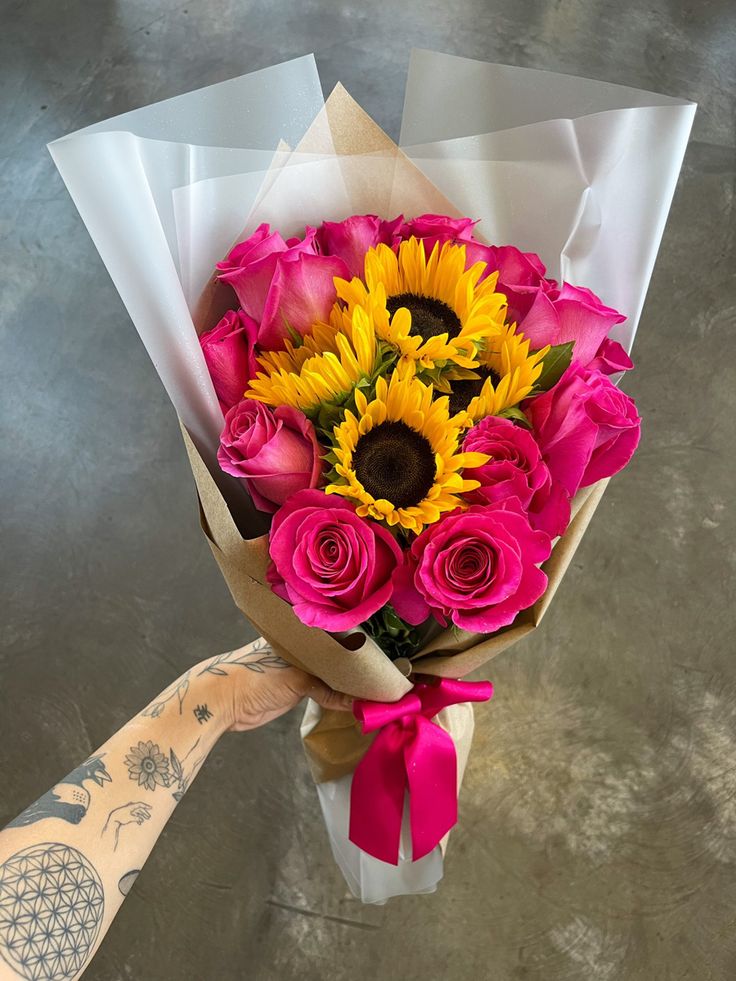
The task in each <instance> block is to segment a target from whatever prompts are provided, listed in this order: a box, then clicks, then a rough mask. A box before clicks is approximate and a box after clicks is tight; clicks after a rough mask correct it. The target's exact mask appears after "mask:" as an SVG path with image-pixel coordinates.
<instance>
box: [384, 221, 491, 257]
mask: <svg viewBox="0 0 736 981" xmlns="http://www.w3.org/2000/svg"><path fill="white" fill-rule="evenodd" d="M477 224H478V222H477V221H473V219H472V218H448V217H447V216H446V215H419V217H418V218H411V219H410V220H409V221H405V222H404V224H403V225H402V226H401V229H400V234H401V238H403V239H406V238H411V237H412V236H413V237H414V238H420V239H422V240H423V242H424V251H425V252H426V254H427V255H430V253H431V252H432V249H433V248H434V247H435V245H437V243H438V242H439V244H440V248H441V247H442V246H443V245H444V244H445V242H455V243H458V244H460V245H464V244H465V243H466V242H472V241H473V227H474V226H475V225H477Z"/></svg>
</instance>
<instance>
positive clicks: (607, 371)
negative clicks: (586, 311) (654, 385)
mask: <svg viewBox="0 0 736 981" xmlns="http://www.w3.org/2000/svg"><path fill="white" fill-rule="evenodd" d="M588 367H589V368H591V369H592V368H597V369H598V371H602V372H603V374H604V375H615V374H617V373H618V372H619V371H631V369H632V368H633V367H634V362H633V361H632V360H631V358H630V357H629V356H628V354H627V353H626V351H624V349H623V348H622V347H621V345H620V344H619V343H618V341H612V340H611V339H610V338H609V337H607V338H606V339H605V340H604V341H603V343H602V344H601V346H600V347H599V348H598V352H597V353H596V356H595V357H594V358H593V360H592V361H591V362H590V364H589V365H588Z"/></svg>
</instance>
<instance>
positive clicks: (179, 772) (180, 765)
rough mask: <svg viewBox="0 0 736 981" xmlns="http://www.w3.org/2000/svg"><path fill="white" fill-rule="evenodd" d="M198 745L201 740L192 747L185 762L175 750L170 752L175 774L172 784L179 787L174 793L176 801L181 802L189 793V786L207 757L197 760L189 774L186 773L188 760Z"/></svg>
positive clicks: (189, 768)
mask: <svg viewBox="0 0 736 981" xmlns="http://www.w3.org/2000/svg"><path fill="white" fill-rule="evenodd" d="M198 745H199V739H198V740H197V741H196V743H195V744H194V745H193V746H192V748H191V749H190V750H189V752H188V753H187V755H186V756H185V757H184V759H183V760H180V759H179V757H178V756H177V755H176V753H175V752H174V750H173V749H171V750H169V759H170V761H171V770H172V773H173V779H172V781H171V782H172V784H174V783H175V784H176V787H177V789H176V790H174V791H173V792H172V795H171V796H172V797H173V798H174V800H176V801H180V800H181V799H182V797H183V796H184V794H185V793H186V792H187V790H189V784H190V783H191V782H192V778H193V777H194V775H195V774H196V773H197V771H198V770H199V767H200V766H201V764H202V762H203V760H204V757H205V755H206V754H203V755H202V756H200V757H199V759H197V760H195V761H194V763H192V765H191V766H190V767H187V772H185V770H184V767H185V764H186V763H187V760H188V759H189V757H190V756H191V755H192V753H193V752H194V750H195V749H196V748H197V746H198Z"/></svg>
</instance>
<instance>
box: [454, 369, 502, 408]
mask: <svg viewBox="0 0 736 981" xmlns="http://www.w3.org/2000/svg"><path fill="white" fill-rule="evenodd" d="M473 370H474V371H475V372H476V374H478V375H480V378H460V379H458V380H457V381H452V382H450V385H452V394H451V395H450V415H451V416H454V415H455V413H456V412H461V411H462V410H463V409H467V407H468V406H469V405H470V403H471V402H472V400H473V399H474V398H475V397H476V395H480V390H481V389H482V388H483V383H484V382H485V380H486V378H490V379H491V382H492V383H493V387H494V388H496V387H497V386H498V383H499V382H500V381H501V376H500V375H499V374H498V373H497V372H495V371H494V370H493V369H492V368H474V369H473Z"/></svg>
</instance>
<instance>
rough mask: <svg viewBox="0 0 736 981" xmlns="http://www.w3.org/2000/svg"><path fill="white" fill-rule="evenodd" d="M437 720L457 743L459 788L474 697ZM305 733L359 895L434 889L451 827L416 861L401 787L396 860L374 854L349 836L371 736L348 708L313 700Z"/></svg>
mask: <svg viewBox="0 0 736 981" xmlns="http://www.w3.org/2000/svg"><path fill="white" fill-rule="evenodd" d="M435 723H436V724H437V725H440V726H442V728H443V729H444V730H445V731H446V732H447V733H448V735H449V736H450V737H451V739H452V740H453V743H454V745H455V751H456V754H457V757H456V758H457V794H459V793H460V786H461V784H462V779H463V774H464V772H465V766H466V763H467V760H468V755H469V753H470V746H471V743H472V739H473V728H474V721H473V707H472V705H471V704H470V703H469V702H462V703H459V704H456V705H452V706H448V707H447V708H445V709H443V710H442V711H441V712H440V713H439V715H438V716H437V717H436V719H435ZM301 736H302V739H303V741H304V748H305V750H306V753H307V759H308V760H309V764H310V769H311V771H312V776H313V777H314V781H315V784H316V788H317V795H318V797H319V803H320V807H321V808H322V814H323V816H324V819H325V826H326V828H327V833H328V835H329V839H330V846H331V848H332V854H333V855H334V857H335V861H336V862H337V864H338V865H339V867H340V870H341V872H342V874H343V875H344V877H345V881H346V882H347V884H348V886H349V888H350V891H351V892H352V894H353V895H354V896H355V897H356V899H360V900H361V901H362V902H364V903H383V902H385V901H386V900H387V899H390V898H391V897H392V896H406V895H410V894H411V895H416V894H419V893H427V892H434V890H435V889H436V887H437V883H438V882H439V881H440V879H441V878H442V874H443V860H444V853H445V848H446V847H447V840H448V837H449V833H448V834H446V835H445V836H444V837H443V838H442V840H441V841H440V842H439V843H438V844H437V845H436V846H435V847H434V848H432V850H431V851H430V852H429V853H428V854H427V855H424V856H423V857H422V858H419V859H418V860H416V861H414V860H413V848H412V833H411V822H410V802H409V797H408V794H406V795H404V794H403V793H402V800H403V809H402V821H401V830H400V839H399V848H398V858H397V862H396V864H395V865H394V864H392V863H389V862H385V861H382V860H381V859H379V858H376V857H375V856H373V855H370V854H369V853H368V852H366V851H364V850H363V849H361V848H360V847H359V846H358V845H357V844H355V842H354V841H352V840H351V838H350V824H351V791H352V789H353V772H354V769H355V767H356V765H357V763H358V762H359V761H360V759H362V754H364V753H365V751H366V739H365V737H364V736H362V735H361V734H360V732H359V730H358V728H357V727H356V725H355V724H354V719H352V717H351V716H349V715H348V714H347V713H345V712H329V711H328V712H325V711H324V710H322V709H321V708H320V707H319V706H318V705H317V704H316V703H314V702H313V701H311V700H310V701H309V703H308V705H307V709H306V711H305V713H304V718H303V720H302V725H301ZM368 742H369V743H370V740H369V741H368Z"/></svg>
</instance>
